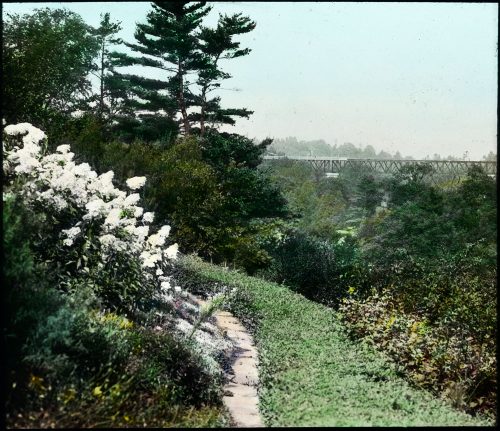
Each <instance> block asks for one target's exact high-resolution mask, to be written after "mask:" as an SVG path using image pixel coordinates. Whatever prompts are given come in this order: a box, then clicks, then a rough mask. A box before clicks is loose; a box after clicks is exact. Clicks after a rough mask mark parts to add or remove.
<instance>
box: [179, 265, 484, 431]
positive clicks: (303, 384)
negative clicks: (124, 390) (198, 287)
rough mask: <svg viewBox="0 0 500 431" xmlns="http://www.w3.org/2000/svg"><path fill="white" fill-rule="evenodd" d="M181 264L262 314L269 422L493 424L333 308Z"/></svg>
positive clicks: (238, 305) (245, 309) (258, 324)
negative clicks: (415, 376) (355, 338)
mask: <svg viewBox="0 0 500 431" xmlns="http://www.w3.org/2000/svg"><path fill="white" fill-rule="evenodd" d="M180 263H181V264H182V266H183V267H185V268H186V271H187V273H188V274H189V273H191V274H193V275H194V277H195V279H196V280H198V283H200V284H204V285H205V286H212V287H213V286H214V285H215V284H216V283H217V284H218V285H219V286H221V285H222V286H226V288H227V287H228V288H231V287H236V288H237V295H235V297H234V299H233V301H232V302H231V304H230V309H231V311H232V312H233V313H236V314H237V316H238V317H248V316H251V317H252V318H253V319H255V320H254V324H255V326H254V328H255V330H254V338H255V341H256V344H257V347H258V349H259V377H260V382H261V385H262V386H261V389H260V391H259V396H260V409H261V412H262V414H263V416H264V420H265V423H266V425H267V426H391V425H396V424H397V425H405V426H412V425H420V426H425V425H434V426H436V425H452V424H457V425H465V424H471V425H472V424H476V425H480V424H485V425H486V424H491V422H490V421H487V420H484V419H479V418H471V417H470V416H468V415H466V414H464V413H461V412H457V411H455V410H453V409H452V408H451V407H450V406H448V405H446V404H445V403H443V402H442V401H440V400H438V399H436V398H434V397H432V396H431V395H430V394H429V393H428V392H425V391H419V390H415V389H414V388H411V387H410V386H409V385H408V384H407V383H406V382H405V381H404V380H403V379H402V378H401V377H400V376H398V374H397V372H396V370H395V367H394V366H392V365H391V364H390V363H388V362H387V361H386V360H385V359H384V358H383V357H382V356H381V355H380V354H379V353H377V352H376V351H375V350H374V349H373V348H372V347H370V346H368V345H367V344H365V343H359V342H358V343H354V342H352V341H350V340H349V339H348V338H347V336H346V334H345V332H344V330H343V328H342V325H341V324H340V322H339V321H338V318H337V315H336V313H335V312H334V311H333V310H331V309H330V308H328V307H325V306H323V305H320V304H316V303H314V302H311V301H308V300H307V299H305V298H303V297H302V296H301V295H298V294H296V293H293V292H290V290H289V289H287V288H286V287H285V286H279V285H277V284H274V283H269V282H265V281H263V280H261V279H258V278H253V277H248V276H245V275H243V274H241V273H238V272H234V271H230V270H227V269H224V268H221V267H217V266H213V265H209V264H207V263H203V262H202V261H201V260H198V259H192V258H183V259H182V260H181V262H180ZM186 276H187V275H186ZM188 288H189V287H188Z"/></svg>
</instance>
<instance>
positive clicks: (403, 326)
mask: <svg viewBox="0 0 500 431" xmlns="http://www.w3.org/2000/svg"><path fill="white" fill-rule="evenodd" d="M457 296H458V295H457ZM455 297H456V296H455ZM467 308H468V309H469V311H471V310H470V307H466V308H465V309H467ZM456 309H458V307H457V308H456ZM340 311H341V313H342V318H343V320H344V321H345V322H346V323H347V324H348V328H349V330H350V331H351V333H352V334H353V335H355V336H357V337H358V338H359V337H361V338H363V339H364V340H367V341H369V342H370V343H372V344H373V345H374V346H375V347H376V348H379V349H381V350H383V351H384V352H385V353H387V354H388V355H389V356H390V357H391V358H392V359H393V360H394V361H395V362H396V363H398V364H400V365H401V366H402V367H403V368H404V369H405V372H406V374H407V375H409V377H410V379H411V380H412V382H413V383H414V384H415V385H417V386H418V387H422V388H426V389H428V390H431V391H432V392H434V393H435V394H436V395H438V396H441V397H442V398H443V399H446V400H449V401H450V402H451V403H452V404H453V405H454V406H455V407H456V408H459V409H461V410H465V411H467V412H471V413H475V414H477V413H479V412H481V413H489V414H490V415H492V413H493V412H494V411H495V407H496V390H495V388H496V384H497V383H496V358H495V355H494V352H495V348H496V342H495V338H494V337H493V338H490V336H489V335H486V336H485V338H483V339H482V340H481V338H478V337H477V334H476V332H475V328H474V327H469V328H467V327H463V326H460V325H457V324H456V321H455V319H453V318H450V317H451V316H450V317H448V318H443V319H442V320H441V321H440V324H439V325H435V324H432V322H431V321H430V320H429V319H428V318H426V317H422V316H420V315H418V314H407V313H405V312H404V311H403V310H402V309H401V307H400V305H399V304H398V302H397V301H396V300H395V299H394V298H393V297H392V294H391V293H390V291H388V292H387V293H384V294H383V295H373V296H371V297H370V298H369V299H367V300H364V301H359V300H356V299H354V298H349V299H347V298H346V299H344V301H343V304H342V305H341V306H340Z"/></svg>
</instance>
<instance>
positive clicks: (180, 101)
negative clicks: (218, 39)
mask: <svg viewBox="0 0 500 431" xmlns="http://www.w3.org/2000/svg"><path fill="white" fill-rule="evenodd" d="M187 3H189V2H154V3H153V4H152V6H153V10H152V11H150V12H149V13H148V15H147V23H146V24H137V29H136V32H135V34H134V37H135V39H136V41H137V43H125V45H126V46H128V47H129V48H131V49H132V50H133V51H135V52H138V53H140V54H143V55H142V56H140V57H132V56H129V55H127V54H123V53H115V54H114V58H115V60H116V62H117V63H116V64H117V65H120V66H130V65H142V66H149V67H153V68H156V69H159V70H160V71H161V72H162V76H163V75H165V78H162V79H150V78H145V77H139V76H136V75H124V74H122V75H120V74H117V75H116V78H117V79H120V78H121V79H122V83H123V85H122V90H123V91H127V90H128V92H129V93H131V94H133V95H134V96H136V97H135V100H132V98H128V105H129V106H130V107H132V108H135V109H136V110H137V109H142V110H146V111H148V112H149V113H150V114H149V115H150V116H151V115H153V116H154V115H158V114H160V115H163V116H166V117H170V118H174V117H175V115H176V113H180V116H181V119H180V124H181V126H182V127H183V131H184V134H186V135H189V134H190V123H189V118H188V108H189V107H190V105H189V100H190V99H191V100H192V97H190V90H189V85H190V84H192V83H191V82H189V81H188V79H187V76H188V74H192V73H195V72H196V71H197V70H198V68H199V66H200V61H201V55H200V52H199V42H198V38H197V36H196V30H197V29H198V28H199V26H200V24H201V21H202V19H203V18H204V17H205V16H206V15H207V14H208V13H209V12H210V10H211V7H209V6H206V2H195V3H193V4H190V5H187ZM127 82H128V85H127ZM137 97H138V98H140V99H142V100H145V102H141V101H139V100H137ZM144 115H146V116H147V115H148V114H143V116H144Z"/></svg>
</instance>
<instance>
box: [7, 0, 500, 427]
mask: <svg viewBox="0 0 500 431" xmlns="http://www.w3.org/2000/svg"><path fill="white" fill-rule="evenodd" d="M211 9H212V6H210V4H207V3H205V2H153V3H151V7H150V10H149V12H148V14H147V16H143V17H137V20H138V24H137V26H136V30H135V35H134V37H135V40H122V39H120V38H119V37H118V36H117V34H118V33H119V31H120V30H121V23H120V22H118V21H115V20H114V19H113V17H112V16H110V14H108V13H107V14H104V15H102V16H101V21H100V25H99V26H98V27H92V26H90V25H88V24H87V23H86V22H84V20H83V19H82V18H81V17H80V16H79V15H78V14H76V13H75V12H72V11H70V10H68V9H65V8H62V7H61V8H54V9H51V8H43V7H42V8H38V9H36V10H34V11H33V12H32V13H30V14H13V13H7V14H4V17H3V46H2V53H3V54H2V59H3V69H2V87H3V97H2V116H3V120H2V121H3V250H4V259H3V262H4V265H3V279H4V281H3V283H2V284H3V286H4V301H3V302H4V313H3V315H4V326H3V328H4V337H3V342H4V345H5V347H6V349H7V350H6V351H7V356H6V357H5V359H6V363H5V366H4V368H5V369H6V378H5V385H6V386H5V394H6V405H5V410H6V425H7V427H9V428H26V427H28V428H30V427H38V428H60V427H129V426H131V427H166V426H169V427H170V426H175V427H179V426H180V427H228V426H231V419H230V417H229V416H228V413H227V411H226V410H225V408H224V405H223V402H222V397H223V395H224V394H223V390H222V387H223V383H224V379H225V378H226V375H225V373H224V369H225V368H224V367H225V362H224V361H225V360H224V355H223V351H224V349H227V340H225V339H224V337H223V335H221V334H219V333H217V331H216V329H215V327H214V324H213V322H212V321H211V320H210V316H211V314H212V313H213V312H214V310H215V309H216V308H217V307H223V308H224V307H225V308H227V309H230V310H232V311H234V312H235V314H238V313H239V314H238V315H239V316H240V318H241V319H242V321H243V322H246V323H248V324H249V325H250V326H252V325H255V327H256V328H257V329H255V331H256V332H254V333H255V335H256V337H257V341H258V343H257V347H259V338H258V337H259V336H260V335H259V334H260V333H259V330H260V329H259V328H262V327H264V323H263V322H264V321H265V316H267V314H266V313H267V311H266V313H264V312H263V311H262V310H260V311H259V307H261V306H262V307H263V305H258V306H257V305H255V304H254V303H253V302H252V301H253V299H252V295H251V294H250V293H245V292H244V289H243V290H239V289H240V288H238V287H237V286H238V283H237V282H234V285H233V284H231V283H233V282H231V283H230V282H227V283H223V282H219V281H218V282H216V283H215V284H214V282H213V280H212V282H209V280H208V278H206V277H208V276H206V275H203V274H202V273H203V271H204V270H201V269H197V268H198V267H197V266H196V265H191V266H189V265H190V264H189V260H187V261H185V260H184V259H186V257H189V256H193V255H195V256H197V258H198V259H201V260H203V261H204V262H206V264H207V265H208V264H210V265H211V267H213V268H216V269H214V271H219V272H220V273H221V274H226V273H229V272H231V273H233V272H234V274H235V277H236V278H237V279H239V278H241V279H242V280H243V277H246V276H251V277H254V278H257V279H259V283H260V282H261V283H264V284H263V286H266V287H265V289H264V290H265V291H266V292H271V291H272V289H275V288H277V287H276V286H278V285H279V286H285V287H286V289H288V291H291V292H295V293H298V294H300V295H301V296H302V297H303V300H304V301H307V303H309V302H311V301H312V302H314V303H315V304H320V305H321V307H323V308H322V310H325V311H324V312H325V313H330V312H331V311H332V310H333V311H334V312H335V316H336V319H337V320H338V322H340V324H341V325H342V328H344V330H345V332H346V334H347V336H348V339H349V340H352V341H353V342H355V343H366V344H368V345H369V346H371V348H373V349H375V350H376V351H378V352H380V353H381V354H382V355H383V356H384V358H386V359H387V361H388V363H391V364H393V366H394V367H396V369H397V376H399V377H398V378H400V377H401V378H402V379H404V381H406V382H408V384H409V385H410V387H412V388H416V389H418V390H420V391H426V392H428V393H430V394H432V397H434V398H436V399H440V400H443V403H444V404H445V405H447V406H450V409H451V410H450V411H453V412H461V413H466V414H467V415H469V416H470V417H471V418H472V419H471V420H477V421H483V420H484V421H486V423H488V424H491V423H492V422H493V421H495V420H496V407H497V406H496V391H497V378H496V376H497V374H496V338H497V316H496V301H497V289H496V284H497V282H496V280H497V193H496V179H495V178H492V176H489V175H488V174H487V173H485V172H484V171H483V170H482V168H480V167H478V166H473V167H472V168H470V169H469V170H468V172H467V174H466V175H465V176H464V177H463V178H460V180H459V181H455V182H452V181H442V182H437V183H436V182H431V181H429V175H430V174H431V171H432V169H433V168H432V166H431V165H429V164H426V163H420V164H414V165H408V166H406V167H404V168H401V169H400V170H399V171H398V172H395V173H393V174H390V175H387V174H385V175H383V174H380V173H379V172H376V171H370V170H367V169H362V170H361V169H358V170H357V169H355V168H351V169H346V170H345V171H343V172H341V173H340V174H339V175H338V177H335V178H328V177H325V176H321V175H317V173H316V172H315V171H314V169H313V167H311V166H310V165H308V164H307V163H304V162H300V161H297V160H287V159H283V160H275V161H272V163H271V162H269V161H264V160H263V156H264V155H265V154H288V155H292V156H293V155H317V156H332V157H335V156H339V157H353V158H387V159H389V158H393V159H404V158H411V156H406V155H404V156H402V155H401V154H399V152H398V153H396V154H389V153H386V152H385V151H379V152H377V151H376V150H375V149H374V148H373V147H372V146H370V145H368V146H366V147H364V148H361V147H356V146H354V145H353V144H342V145H338V146H337V145H335V146H331V145H329V144H327V143H326V142H325V141H321V140H319V141H312V142H305V141H298V140H297V139H296V138H286V139H275V140H274V141H273V139H264V140H262V141H255V140H252V139H250V138H248V137H246V136H244V135H241V134H238V133H237V132H236V131H234V132H227V131H222V129H224V130H228V128H227V126H235V125H237V121H238V119H239V118H249V117H250V116H251V115H252V114H253V112H252V111H251V110H250V107H244V105H245V100H244V95H242V105H243V106H236V107H226V105H225V104H224V99H223V97H221V96H220V95H219V93H218V92H217V90H218V89H219V88H220V87H221V85H222V84H223V83H224V82H226V80H229V79H230V78H231V75H230V74H229V73H228V72H226V71H225V68H226V65H227V64H229V63H230V62H231V61H232V60H233V59H237V58H242V57H244V58H245V61H247V62H248V64H249V67H250V66H251V63H252V60H251V46H249V47H247V46H241V44H240V42H239V37H240V36H241V35H245V34H248V33H251V32H252V31H253V30H254V29H255V27H256V25H258V23H256V22H254V21H253V20H252V18H251V17H248V16H245V15H243V14H242V13H239V14H234V15H222V14H221V15H219V19H218V21H217V24H216V25H215V26H212V27H208V26H206V25H205V24H204V19H205V18H206V17H207V16H208V15H209V14H212V13H213V12H212V11H211ZM125 48H127V49H125ZM129 66H143V67H145V68H148V70H154V71H155V73H156V75H155V76H157V78H154V79H153V78H151V77H149V75H148V74H146V73H144V74H142V75H141V74H132V73H130V72H128V69H127V67H129ZM134 70H137V69H134ZM231 130H237V127H233V128H232V129H231ZM486 159H487V160H496V155H494V154H489V155H488V156H485V160H486ZM443 160H444V157H443ZM186 262H188V263H186ZM210 271H212V270H210ZM202 275H203V276H202ZM204 277H205V278H204ZM245 280H246V279H245ZM199 292H202V293H204V294H207V295H209V298H211V299H212V301H213V304H214V306H212V307H209V308H208V309H199V308H198V306H197V304H196V303H195V301H194V300H193V294H197V293H199ZM214 295H215V296H214ZM265 306H266V307H269V313H270V314H269V316H274V317H272V318H275V319H278V320H279V319H281V318H282V315H281V314H280V315H279V316H281V317H279V318H278V317H276V316H278V314H276V315H273V314H272V311H273V310H278V309H279V307H282V306H283V304H282V303H280V302H279V301H276V302H273V301H270V302H269V304H268V303H266V305H265ZM274 307H276V308H274ZM306 309H307V310H308V309H309V308H307V307H306V306H304V310H306ZM266 310H267V309H266ZM259 313H260V314H259ZM283 313H284V314H286V313H285V312H283ZM304 313H307V312H306V311H304ZM328 316H329V314H328ZM247 317H248V321H247V320H245V319H246V318H247ZM311 319H313V317H311ZM325 321H326V320H325ZM252 322H253V323H252ZM259 322H260V323H259ZM259 325H260V326H259ZM269 337H271V336H269ZM269 337H268V339H267V341H269V340H270V341H269V343H271V345H272V346H273V348H274V347H276V346H278V345H279V343H280V342H281V341H280V340H281V339H274V338H273V339H272V340H271V339H270V338H269ZM279 337H283V334H281V335H279ZM267 341H266V342H267ZM276 348H277V347H276ZM311 348H312V347H311ZM263 349H264V344H263ZM263 351H265V350H263ZM325 355H326V356H328V355H329V353H328V352H325ZM265 358H267V359H265V360H263V363H262V367H263V368H262V376H263V380H262V385H263V389H262V394H263V395H262V396H263V397H264V398H263V399H264V400H267V398H265V397H266V396H268V395H266V394H270V393H271V394H272V391H273V390H279V388H280V387H281V388H286V387H288V386H287V385H289V384H291V383H290V382H288V381H287V380H286V378H285V377H284V378H283V380H279V381H278V380H273V374H275V373H277V372H278V371H279V370H280V369H281V368H279V367H278V366H277V365H275V363H273V362H272V359H269V358H274V356H269V355H268V356H265ZM273 360H276V361H279V359H277V358H275V359H273ZM294 360H296V361H299V359H297V358H296V357H295V359H294ZM266 361H267V362H266ZM269 361H271V362H269ZM294 363H295V362H294ZM280 366H281V365H280ZM296 366H297V368H298V367H299V365H296ZM391 366H392V365H391ZM266 367H268V368H266ZM273 367H275V368H273ZM283 367H286V366H285V365H283ZM273 370H274V371H273ZM277 370H278V371H277ZM266 376H267V377H266ZM391 378H392V377H391ZM394 378H396V377H394ZM271 383H272V384H271ZM327 383H328V384H331V385H334V384H335V382H333V381H332V382H327ZM266 385H268V386H266ZM266 391H267V392H266ZM325 396H326V395H325ZM291 397H292V398H293V397H294V395H293V394H292V395H291ZM296 398H297V399H298V395H297V397H296ZM390 402H391V403H392V404H391V405H393V401H392V400H391V401H390ZM290 403H291V405H293V402H292V401H290ZM278 404H279V403H276V404H275V403H274V402H270V401H269V402H267V401H266V402H263V403H262V407H261V410H262V412H263V415H264V419H265V421H266V424H267V425H269V424H285V425H286V424H287V423H288V424H291V423H292V422H293V421H292V422H286V420H285V419H284V418H281V416H279V415H280V414H281V413H280V412H281V410H280V408H281V407H280V405H278ZM395 409H396V407H395ZM398 409H399V407H398ZM399 410H401V409H399ZM403 410H404V409H403ZM377 414H378V413H377ZM450 414H451V413H450ZM453 414H454V413H453ZM457 414H458V413H457ZM374 417H375V416H374ZM464 417H465V416H464ZM287 420H288V419H287ZM297 420H298V419H297ZM304 420H306V419H304ZM280 421H282V422H280ZM488 421H489V422H488ZM293 423H295V422H293ZM296 423H297V424H302V425H307V424H308V423H307V421H306V422H296ZM478 423H479V422H478Z"/></svg>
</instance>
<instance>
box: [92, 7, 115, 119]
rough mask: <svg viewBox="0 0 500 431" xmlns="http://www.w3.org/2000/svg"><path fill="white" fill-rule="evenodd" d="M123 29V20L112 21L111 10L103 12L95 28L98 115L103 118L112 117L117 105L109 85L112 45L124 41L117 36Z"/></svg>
mask: <svg viewBox="0 0 500 431" xmlns="http://www.w3.org/2000/svg"><path fill="white" fill-rule="evenodd" d="M121 29H122V27H121V22H111V20H110V14H109V12H107V13H105V14H104V15H102V14H101V22H100V24H99V27H97V28H96V29H94V31H93V34H94V36H95V37H96V39H97V41H98V43H99V57H98V59H97V64H96V70H95V71H94V72H93V74H94V75H95V76H96V77H97V79H98V80H99V93H98V94H97V97H96V98H95V99H96V101H97V115H98V117H99V118H100V119H101V121H102V120H104V118H106V117H107V118H108V119H109V118H110V117H112V115H113V112H114V110H115V107H116V100H115V99H116V98H115V97H113V93H112V91H111V89H110V86H109V85H108V82H109V80H110V79H111V76H112V73H113V71H114V63H113V61H112V59H111V57H110V51H109V49H110V47H111V46H112V45H118V44H120V43H122V40H121V39H120V38H118V37H116V33H118V32H119V31H120V30H121Z"/></svg>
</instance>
